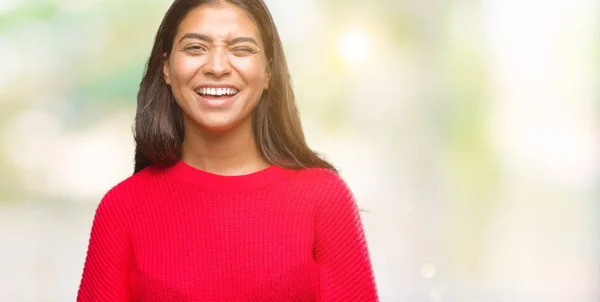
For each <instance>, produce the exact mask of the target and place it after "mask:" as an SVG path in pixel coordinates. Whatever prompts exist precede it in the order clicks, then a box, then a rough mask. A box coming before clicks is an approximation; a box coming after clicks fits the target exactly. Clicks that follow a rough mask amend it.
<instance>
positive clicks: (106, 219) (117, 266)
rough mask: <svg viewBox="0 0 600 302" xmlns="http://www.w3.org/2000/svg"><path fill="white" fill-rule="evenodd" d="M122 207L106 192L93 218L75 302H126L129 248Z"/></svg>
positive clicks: (129, 269)
mask: <svg viewBox="0 0 600 302" xmlns="http://www.w3.org/2000/svg"><path fill="white" fill-rule="evenodd" d="M125 212H126V211H125V210H124V207H123V204H122V203H120V202H119V200H118V199H117V198H114V197H112V196H111V192H109V193H108V194H107V195H106V196H105V197H104V198H103V199H102V201H101V202H100V204H99V205H98V208H97V209H96V213H95V216H94V221H93V225H92V230H91V235H90V240H89V245H88V251H87V256H86V260H85V265H84V269H83V275H82V278H81V283H80V286H79V291H78V296H77V301H78V302H88V301H89V302H96V301H111V302H119V301H129V300H130V298H129V275H130V271H131V248H130V242H129V235H128V227H127V221H128V219H127V218H126V214H125Z"/></svg>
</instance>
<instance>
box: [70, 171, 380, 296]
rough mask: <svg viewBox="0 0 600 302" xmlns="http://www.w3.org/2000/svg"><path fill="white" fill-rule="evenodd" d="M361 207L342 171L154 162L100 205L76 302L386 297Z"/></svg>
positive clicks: (120, 186) (113, 191)
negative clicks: (232, 170) (234, 170)
mask: <svg viewBox="0 0 600 302" xmlns="http://www.w3.org/2000/svg"><path fill="white" fill-rule="evenodd" d="M377 299H378V298H377V292H376V287H375V281H374V277H373V272H372V268H371V262H370V259H369V254H368V249H367V244H366V241H365V236H364V233H363V227H362V223H361V219H360V217H359V211H358V208H357V206H356V203H355V200H354V198H353V195H352V193H351V191H350V190H349V188H348V186H347V185H346V183H345V182H344V181H343V180H342V179H341V178H340V177H339V176H338V175H337V174H335V173H334V172H332V171H330V170H326V169H318V168H309V169H303V170H290V169H284V168H281V167H278V166H270V167H268V168H266V169H264V170H261V171H258V172H255V173H252V174H246V175H240V176H223V175H217V174H212V173H209V172H206V171H202V170H198V169H195V168H193V167H191V166H189V165H187V164H186V163H184V162H183V161H179V162H177V163H176V164H174V165H172V166H170V167H166V168H158V167H153V166H152V167H148V168H146V169H144V170H142V171H140V172H138V173H136V174H134V175H133V176H131V177H129V178H127V179H126V180H124V181H122V182H121V183H119V184H117V185H116V186H115V187H113V188H112V189H111V190H109V191H108V192H107V193H106V195H105V196H104V198H103V199H102V200H101V201H100V204H99V205H98V207H97V209H96V212H95V216H94V220H93V224H92V227H91V235H90V240H89V246H88V251H87V256H86V260H85V265H84V268H83V275H82V278H81V283H80V286H79V291H78V297H77V301H81V302H84V301H94V302H95V301H110V302H118V301H161V302H174V301H377Z"/></svg>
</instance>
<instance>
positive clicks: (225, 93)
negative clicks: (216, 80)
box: [196, 87, 239, 99]
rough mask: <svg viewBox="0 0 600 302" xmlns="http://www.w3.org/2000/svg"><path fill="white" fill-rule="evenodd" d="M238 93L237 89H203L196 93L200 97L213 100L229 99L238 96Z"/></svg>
mask: <svg viewBox="0 0 600 302" xmlns="http://www.w3.org/2000/svg"><path fill="white" fill-rule="evenodd" d="M238 92H239V91H238V90H237V89H235V88H214V87H203V88H200V89H198V90H196V93H198V94H199V95H200V96H202V97H205V98H211V99H219V98H228V97H231V96H234V95H236V94H238Z"/></svg>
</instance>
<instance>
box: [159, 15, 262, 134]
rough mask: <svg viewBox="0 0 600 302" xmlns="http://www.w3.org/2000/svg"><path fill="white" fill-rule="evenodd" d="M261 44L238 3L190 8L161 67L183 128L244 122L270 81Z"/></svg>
mask: <svg viewBox="0 0 600 302" xmlns="http://www.w3.org/2000/svg"><path fill="white" fill-rule="evenodd" d="M263 47H264V46H263V43H262V39H261V36H260V32H259V30H258V28H257V26H256V25H255V24H254V22H253V21H252V19H250V17H249V16H248V15H247V14H246V12H245V11H243V10H242V9H240V8H238V7H237V6H233V5H218V6H212V5H203V6H200V7H198V8H195V9H193V10H192V11H190V12H189V14H188V15H187V16H186V17H185V18H184V19H183V20H182V22H181V23H180V24H179V28H178V31H177V34H176V35H175V40H174V41H173V48H172V50H171V55H170V56H169V57H168V58H167V60H165V64H164V68H163V72H164V77H165V81H166V83H167V84H169V85H170V86H171V90H172V91H173V95H174V97H175V100H176V101H177V104H178V105H179V107H181V109H182V111H183V114H184V119H185V125H186V127H189V126H192V127H197V126H199V127H200V128H201V130H203V131H209V132H220V131H225V130H228V129H231V128H233V127H235V126H238V125H240V124H242V123H244V122H249V119H250V115H251V113H252V111H253V110H254V108H255V107H256V105H257V104H258V101H259V100H260V97H261V95H262V93H263V90H265V89H268V85H269V80H270V74H269V72H268V69H267V59H266V56H265V52H264V50H263ZM248 125H250V123H248ZM186 129H187V128H186Z"/></svg>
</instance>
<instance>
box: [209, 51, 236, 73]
mask: <svg viewBox="0 0 600 302" xmlns="http://www.w3.org/2000/svg"><path fill="white" fill-rule="evenodd" d="M206 58H207V60H208V61H207V62H206V64H205V65H204V73H205V74H212V75H214V76H215V77H221V76H223V75H225V74H228V73H229V72H231V66H230V65H229V60H228V58H227V54H226V53H225V51H223V50H221V49H219V50H215V51H211V52H210V53H208V54H207V56H206Z"/></svg>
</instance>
